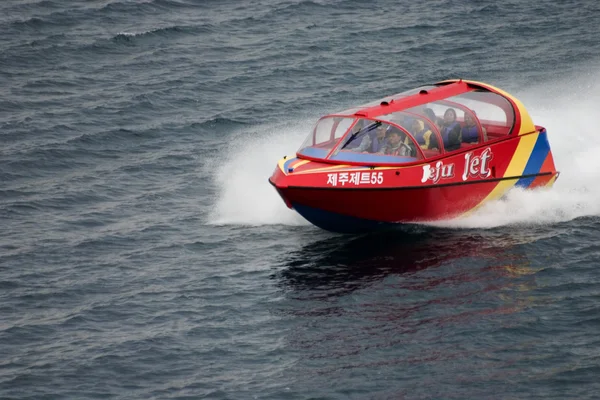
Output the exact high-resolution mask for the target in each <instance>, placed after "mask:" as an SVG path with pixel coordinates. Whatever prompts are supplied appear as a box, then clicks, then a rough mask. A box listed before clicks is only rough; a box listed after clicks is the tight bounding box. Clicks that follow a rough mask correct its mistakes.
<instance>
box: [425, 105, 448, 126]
mask: <svg viewBox="0 0 600 400" xmlns="http://www.w3.org/2000/svg"><path fill="white" fill-rule="evenodd" d="M423 114H425V116H426V117H427V118H429V119H430V120H431V122H433V123H434V124H435V125H436V126H437V128H438V129H441V128H442V125H443V123H444V120H443V119H441V118H439V117H438V116H436V115H435V112H433V110H432V109H431V108H425V109H423Z"/></svg>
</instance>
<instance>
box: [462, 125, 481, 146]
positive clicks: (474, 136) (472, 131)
mask: <svg viewBox="0 0 600 400" xmlns="http://www.w3.org/2000/svg"><path fill="white" fill-rule="evenodd" d="M462 141H463V142H465V143H473V142H477V141H479V130H478V129H477V125H473V126H464V127H463V128H462Z"/></svg>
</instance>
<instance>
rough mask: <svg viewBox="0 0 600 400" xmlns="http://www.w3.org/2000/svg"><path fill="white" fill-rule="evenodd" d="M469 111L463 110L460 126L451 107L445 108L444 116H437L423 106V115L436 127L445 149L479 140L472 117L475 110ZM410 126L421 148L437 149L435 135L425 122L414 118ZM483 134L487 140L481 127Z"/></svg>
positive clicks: (452, 148)
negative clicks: (462, 122) (462, 121)
mask: <svg viewBox="0 0 600 400" xmlns="http://www.w3.org/2000/svg"><path fill="white" fill-rule="evenodd" d="M471 113H472V114H471ZM471 113H470V112H466V111H465V114H464V121H465V122H464V125H463V126H461V124H460V123H459V122H458V121H457V120H456V111H455V110H454V109H453V108H448V109H447V110H446V112H445V113H444V118H439V117H437V116H436V115H435V113H434V112H433V110H432V109H431V108H425V109H424V110H423V114H425V116H426V117H427V118H428V119H429V120H430V121H432V122H433V123H434V124H435V125H436V127H437V128H438V130H439V132H440V135H441V136H442V140H443V141H444V148H445V149H446V151H452V150H456V149H458V148H460V146H461V143H477V142H478V141H479V128H478V126H477V123H476V122H475V119H474V118H473V115H475V112H474V111H471ZM411 128H412V134H413V135H414V137H415V139H416V141H417V143H418V144H419V146H421V148H422V149H424V150H431V149H439V144H438V140H437V136H436V135H435V134H433V133H432V131H431V129H428V128H427V127H426V126H425V122H423V121H422V120H420V119H415V120H414V121H413V123H412V126H411ZM483 135H484V140H487V138H486V136H487V135H486V131H485V128H483Z"/></svg>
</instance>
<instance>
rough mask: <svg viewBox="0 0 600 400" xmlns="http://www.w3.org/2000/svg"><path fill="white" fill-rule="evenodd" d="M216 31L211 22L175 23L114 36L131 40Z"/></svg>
mask: <svg viewBox="0 0 600 400" xmlns="http://www.w3.org/2000/svg"><path fill="white" fill-rule="evenodd" d="M212 32H214V26H213V25H210V24H206V25H199V26H193V25H173V26H166V27H161V28H154V29H149V30H145V31H140V32H119V33H118V34H116V35H115V36H113V37H112V40H114V41H117V42H118V41H125V42H131V41H133V40H135V39H139V38H147V37H169V38H171V37H177V36H187V35H198V34H202V33H212Z"/></svg>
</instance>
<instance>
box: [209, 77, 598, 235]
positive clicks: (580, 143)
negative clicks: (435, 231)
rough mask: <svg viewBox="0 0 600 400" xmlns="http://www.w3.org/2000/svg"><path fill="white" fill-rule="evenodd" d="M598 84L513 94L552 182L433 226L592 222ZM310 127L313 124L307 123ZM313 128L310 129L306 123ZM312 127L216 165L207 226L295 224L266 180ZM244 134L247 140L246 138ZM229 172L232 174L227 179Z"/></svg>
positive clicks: (276, 135) (261, 138) (298, 127)
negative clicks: (554, 174)
mask: <svg viewBox="0 0 600 400" xmlns="http://www.w3.org/2000/svg"><path fill="white" fill-rule="evenodd" d="M596 78H600V76H598V77H596V76H581V77H579V78H575V79H570V80H566V81H563V82H558V83H552V84H548V85H545V86H537V87H531V88H523V89H522V90H520V91H514V94H515V95H516V96H517V97H519V98H520V99H521V100H522V101H523V102H524V104H525V106H526V107H528V109H529V111H530V113H531V114H532V117H533V120H534V122H535V123H536V124H538V125H542V126H544V127H546V129H547V130H548V133H549V140H550V145H551V148H552V151H553V154H554V159H555V163H556V166H557V169H558V170H559V171H560V173H561V174H560V177H559V179H558V180H557V182H556V184H555V185H554V187H553V188H550V189H538V190H519V189H514V190H512V191H511V192H510V193H509V194H508V195H507V196H505V197H504V198H503V199H502V200H497V201H492V202H489V203H487V204H486V205H484V206H483V207H482V208H480V209H479V210H477V211H476V212H475V213H473V214H471V215H470V216H469V217H465V218H461V219H455V220H450V221H443V222H437V223H435V225H436V226H444V227H455V228H491V227H497V226H505V225H514V224H525V225H531V224H533V225H537V224H551V223H557V222H562V221H568V220H572V219H575V218H578V217H583V216H596V215H600V185H599V184H598V183H597V182H598V179H599V178H600V134H599V133H598V130H599V127H598V124H597V120H596V116H595V111H596V110H595V105H596V104H598V103H600V84H598V83H596V82H597V80H596ZM314 120H316V117H315V118H314ZM312 122H314V121H312ZM312 122H309V121H302V122H295V123H290V124H289V125H288V126H287V127H273V126H270V127H263V128H261V129H259V130H260V131H263V132H266V133H265V134H262V135H258V136H255V137H254V138H251V139H247V138H246V139H244V142H245V145H244V146H243V147H241V148H239V149H238V150H237V151H234V152H232V155H231V156H230V157H229V158H227V159H226V160H224V161H223V162H221V163H219V165H218V168H217V169H218V170H219V173H218V175H217V177H216V184H217V187H218V197H217V200H216V205H215V210H214V212H213V214H212V215H211V217H210V219H209V220H210V222H211V223H215V224H250V225H262V224H292V225H297V224H303V223H305V222H304V220H303V219H302V218H300V217H299V216H298V215H297V214H295V213H294V212H293V211H291V210H289V209H287V208H286V207H285V205H284V204H283V201H281V199H280V198H279V196H278V195H277V193H276V191H275V190H274V189H273V188H272V187H271V186H270V185H269V184H268V182H267V178H268V177H269V176H270V175H271V173H272V172H273V169H274V168H275V165H276V162H277V160H278V159H279V158H281V157H282V156H283V155H285V154H293V152H294V151H295V150H296V148H297V147H298V146H299V145H300V143H301V142H302V140H303V139H304V137H305V135H306V134H307V132H308V130H309V128H307V126H309V127H310V126H311V125H312ZM242 134H246V135H247V136H249V135H250V134H249V133H248V132H246V133H244V132H242ZM232 171H235V173H232Z"/></svg>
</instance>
